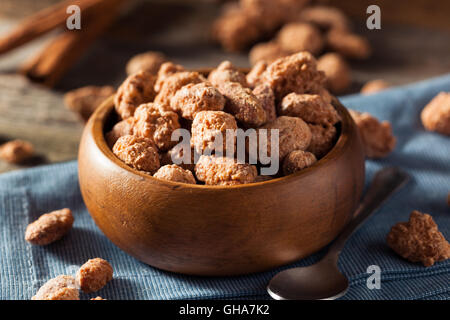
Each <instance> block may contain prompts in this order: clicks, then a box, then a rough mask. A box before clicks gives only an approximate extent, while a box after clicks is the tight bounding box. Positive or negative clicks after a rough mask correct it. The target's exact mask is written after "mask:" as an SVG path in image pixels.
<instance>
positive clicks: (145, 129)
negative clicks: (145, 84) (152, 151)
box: [134, 103, 180, 151]
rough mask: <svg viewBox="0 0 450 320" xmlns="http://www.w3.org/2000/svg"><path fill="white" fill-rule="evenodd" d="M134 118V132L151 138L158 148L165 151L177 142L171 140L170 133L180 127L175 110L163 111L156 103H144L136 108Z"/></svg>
mask: <svg viewBox="0 0 450 320" xmlns="http://www.w3.org/2000/svg"><path fill="white" fill-rule="evenodd" d="M134 119H135V125H134V133H135V134H136V135H137V136H139V137H144V138H148V139H151V140H153V142H154V143H155V144H156V146H157V147H158V149H159V150H162V151H167V150H169V149H170V148H172V147H173V146H174V145H175V144H176V143H177V142H176V141H172V133H173V132H174V131H175V130H177V129H179V128H180V123H179V121H178V115H177V114H176V113H175V112H172V111H165V110H164V108H163V107H162V106H161V105H159V104H158V103H146V104H141V105H140V106H139V107H138V108H137V109H136V112H135V114H134Z"/></svg>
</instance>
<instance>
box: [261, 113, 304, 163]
mask: <svg viewBox="0 0 450 320" xmlns="http://www.w3.org/2000/svg"><path fill="white" fill-rule="evenodd" d="M261 129H267V141H266V142H264V141H259V142H258V143H259V144H260V148H263V150H264V147H266V149H265V150H267V155H269V156H271V148H272V146H271V137H272V134H271V130H270V129H277V130H278V138H279V144H278V152H279V158H280V160H283V159H284V157H286V156H287V155H288V154H289V153H290V152H292V151H294V150H306V149H307V148H308V146H309V144H310V142H311V130H310V129H309V127H308V125H307V124H306V122H304V121H303V120H302V119H300V118H297V117H287V116H281V117H278V118H276V119H275V120H274V121H272V122H269V123H267V124H265V125H264V126H262V127H261V128H259V129H258V131H260V130H261ZM258 136H259V135H258ZM266 143H267V145H265V144H266ZM275 149H276V147H275Z"/></svg>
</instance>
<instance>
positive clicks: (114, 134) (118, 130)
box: [105, 117, 135, 148]
mask: <svg viewBox="0 0 450 320" xmlns="http://www.w3.org/2000/svg"><path fill="white" fill-rule="evenodd" d="M134 123H135V121H134V117H130V118H126V119H124V120H121V121H119V122H117V123H116V124H115V125H114V126H113V128H112V129H111V131H109V132H108V133H106V136H105V139H106V143H108V146H109V147H110V148H112V147H113V146H114V144H115V143H116V141H117V140H118V139H119V138H120V137H123V136H127V135H133V134H134Z"/></svg>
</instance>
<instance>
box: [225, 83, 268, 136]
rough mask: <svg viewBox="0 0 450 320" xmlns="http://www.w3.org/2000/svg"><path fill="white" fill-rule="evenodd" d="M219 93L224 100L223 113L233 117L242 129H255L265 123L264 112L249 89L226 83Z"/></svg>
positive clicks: (237, 84)
mask: <svg viewBox="0 0 450 320" xmlns="http://www.w3.org/2000/svg"><path fill="white" fill-rule="evenodd" d="M219 91H220V93H222V95H223V96H224V97H225V98H226V103H225V111H226V112H228V113H230V114H232V115H234V117H235V118H236V120H237V121H238V122H239V123H241V124H242V125H243V126H244V127H250V128H256V127H259V126H261V125H262V124H264V123H265V122H266V121H267V117H266V111H265V110H264V108H263V106H262V103H261V101H260V100H259V99H258V98H257V97H256V96H255V95H254V94H253V93H252V90H251V89H249V88H245V87H243V86H242V85H241V84H239V83H237V82H227V83H224V84H223V85H221V86H220V88H219Z"/></svg>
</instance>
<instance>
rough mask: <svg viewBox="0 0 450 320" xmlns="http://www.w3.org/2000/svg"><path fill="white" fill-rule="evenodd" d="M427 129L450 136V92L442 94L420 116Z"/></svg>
mask: <svg viewBox="0 0 450 320" xmlns="http://www.w3.org/2000/svg"><path fill="white" fill-rule="evenodd" d="M420 118H421V120H422V124H423V126H424V127H425V129H427V130H430V131H436V132H439V133H442V134H445V135H448V136H450V92H441V93H439V94H438V95H437V96H436V97H434V98H433V100H431V101H430V102H429V103H428V104H427V105H426V106H425V108H424V109H423V110H422V113H421V114H420Z"/></svg>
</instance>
